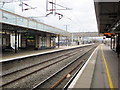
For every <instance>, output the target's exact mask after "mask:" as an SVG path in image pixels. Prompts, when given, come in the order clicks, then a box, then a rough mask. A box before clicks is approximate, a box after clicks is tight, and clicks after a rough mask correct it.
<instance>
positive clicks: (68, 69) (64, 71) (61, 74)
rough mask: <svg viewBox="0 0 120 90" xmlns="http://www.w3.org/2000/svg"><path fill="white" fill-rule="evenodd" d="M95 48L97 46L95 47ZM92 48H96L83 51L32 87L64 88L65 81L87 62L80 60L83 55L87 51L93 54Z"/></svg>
mask: <svg viewBox="0 0 120 90" xmlns="http://www.w3.org/2000/svg"><path fill="white" fill-rule="evenodd" d="M94 48H95V47H94ZM91 50H92V51H93V50H94V49H93V48H91V49H89V50H88V51H87V52H85V53H83V54H82V55H81V56H78V57H76V58H75V59H74V60H73V61H71V62H70V63H68V64H67V65H66V66H64V67H63V68H61V69H60V70H59V71H57V72H55V73H54V74H53V75H51V76H50V77H48V78H47V79H45V80H44V81H42V82H40V83H39V84H37V85H36V86H34V87H33V88H32V90H37V89H40V88H49V89H50V90H52V89H55V88H63V87H64V86H65V85H64V84H63V85H61V84H62V82H63V81H65V80H66V79H67V81H66V83H67V82H68V81H69V79H70V77H71V76H72V75H73V74H74V73H75V72H76V71H77V70H78V69H80V68H82V66H83V65H84V63H85V62H86V60H80V61H79V59H80V58H81V57H83V56H84V55H86V54H87V53H89V54H91Z"/></svg>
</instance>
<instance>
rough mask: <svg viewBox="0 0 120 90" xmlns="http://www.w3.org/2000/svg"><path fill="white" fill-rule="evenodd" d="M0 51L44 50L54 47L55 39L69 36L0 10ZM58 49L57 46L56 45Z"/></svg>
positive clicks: (34, 21)
mask: <svg viewBox="0 0 120 90" xmlns="http://www.w3.org/2000/svg"><path fill="white" fill-rule="evenodd" d="M0 19H1V20H0V24H1V25H2V28H1V32H0V34H1V36H2V37H1V41H2V42H1V46H2V50H3V51H6V50H7V49H14V50H13V51H14V52H17V51H18V50H21V49H46V48H54V47H56V44H55V39H56V37H57V38H58V42H59V40H60V37H64V36H69V35H70V33H69V32H66V31H64V30H62V29H59V28H56V27H53V26H50V25H47V24H44V23H41V22H38V21H36V20H33V19H30V18H26V17H23V16H20V15H17V14H15V13H12V12H9V11H6V10H3V9H0ZM58 47H59V45H58Z"/></svg>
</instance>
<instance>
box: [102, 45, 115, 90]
mask: <svg viewBox="0 0 120 90" xmlns="http://www.w3.org/2000/svg"><path fill="white" fill-rule="evenodd" d="M101 50H102V57H103V59H104V65H105V68H106V72H107V77H108V81H109V86H110V88H111V90H114V87H113V82H112V78H111V75H110V71H109V68H108V64H107V61H106V58H105V55H104V51H103V48H102V46H101Z"/></svg>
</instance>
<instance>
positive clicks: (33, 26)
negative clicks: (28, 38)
mask: <svg viewBox="0 0 120 90" xmlns="http://www.w3.org/2000/svg"><path fill="white" fill-rule="evenodd" d="M29 28H33V29H36V22H34V21H31V20H30V21H29Z"/></svg>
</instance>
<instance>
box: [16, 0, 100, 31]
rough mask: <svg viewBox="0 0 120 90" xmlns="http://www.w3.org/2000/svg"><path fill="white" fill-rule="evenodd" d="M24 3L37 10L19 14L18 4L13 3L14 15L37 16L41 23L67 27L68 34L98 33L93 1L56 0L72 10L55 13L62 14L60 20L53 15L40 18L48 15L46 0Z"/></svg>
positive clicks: (29, 0) (30, 0) (31, 0)
mask: <svg viewBox="0 0 120 90" xmlns="http://www.w3.org/2000/svg"><path fill="white" fill-rule="evenodd" d="M49 1H51V0H49ZM24 2H25V3H27V4H29V5H31V6H32V7H37V8H36V9H33V10H32V9H31V10H28V11H24V12H21V7H20V6H19V5H18V4H19V2H18V3H17V4H16V3H15V12H16V13H19V14H21V15H24V16H39V20H40V21H41V22H44V23H46V24H49V25H52V26H55V27H58V28H61V29H64V30H65V25H68V31H69V32H97V31H98V30H97V23H96V16H95V11H94V3H93V0H56V2H57V4H60V5H63V6H65V7H68V8H72V10H64V11H57V12H58V13H62V14H63V15H64V17H63V18H62V19H61V20H59V18H58V16H54V15H49V16H48V17H41V16H45V15H46V14H47V13H49V12H46V0H28V1H24ZM57 8H59V7H57ZM68 18H70V19H68Z"/></svg>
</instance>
